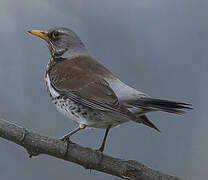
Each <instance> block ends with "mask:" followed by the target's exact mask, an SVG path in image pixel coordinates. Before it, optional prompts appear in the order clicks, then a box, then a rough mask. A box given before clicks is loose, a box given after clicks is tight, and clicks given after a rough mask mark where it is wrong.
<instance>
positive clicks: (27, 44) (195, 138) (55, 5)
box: [0, 0, 208, 180]
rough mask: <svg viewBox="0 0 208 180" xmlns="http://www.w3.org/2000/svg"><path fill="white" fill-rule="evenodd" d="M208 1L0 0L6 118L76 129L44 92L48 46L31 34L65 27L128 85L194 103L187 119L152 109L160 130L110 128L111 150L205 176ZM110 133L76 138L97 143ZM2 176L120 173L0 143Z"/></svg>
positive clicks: (46, 130) (37, 126)
mask: <svg viewBox="0 0 208 180" xmlns="http://www.w3.org/2000/svg"><path fill="white" fill-rule="evenodd" d="M207 8H208V1H205V0H198V1H195V0H183V1H181V0H174V1H172V0H157V1H155V0H139V1H138V0H131V1H127V0H114V1H112V0H105V1H97V0H91V1H89V0H62V1H61V0H60V1H57V0H50V1H49V0H45V1H42V0H36V1H29V0H18V1H14V0H1V1H0V24H1V27H0V36H1V40H0V84H1V88H0V117H1V118H4V119H6V120H9V121H10V122H14V123H17V124H19V125H21V126H24V127H26V128H28V129H32V130H34V131H36V132H38V133H40V134H42V135H47V136H51V137H54V138H58V137H60V136H62V135H64V134H66V133H67V132H69V131H71V130H72V129H74V128H75V126H76V125H75V124H74V123H73V122H72V121H70V120H69V119H67V118H65V117H64V116H62V115H61V114H59V113H58V112H57V111H56V110H55V108H54V106H53V105H52V104H51V103H50V102H49V97H48V95H47V93H46V91H45V83H44V78H43V76H44V70H45V66H46V64H47V62H48V59H49V52H48V49H47V47H46V46H45V43H44V42H43V41H41V40H40V39H38V38H36V37H34V36H31V35H29V34H28V33H27V30H31V29H48V28H51V27H59V26H64V27H68V28H71V29H73V30H74V31H75V32H77V33H78V35H79V36H80V38H81V39H82V40H83V42H84V43H85V44H86V45H87V47H88V49H89V51H90V52H91V54H92V55H93V56H94V57H95V58H96V59H98V60H99V61H100V62H101V63H102V64H104V65H105V66H107V67H108V68H109V69H110V70H111V71H113V72H114V74H115V75H117V76H118V77H119V78H120V79H122V80H123V81H124V82H125V83H127V84H129V85H131V86H133V87H135V88H136V89H139V90H141V91H144V92H145V93H147V94H149V95H151V96H153V97H155V98H164V99H170V100H178V101H184V102H188V103H191V104H193V105H194V108H195V109H194V110H193V111H190V112H188V113H187V114H185V115H173V114H168V113H160V112H157V113H150V114H149V117H150V119H151V120H152V121H153V122H154V123H155V124H156V125H157V126H158V127H159V129H160V130H161V131H162V133H157V132H156V131H154V130H152V129H150V128H148V127H144V126H142V125H138V124H135V123H133V122H132V123H131V122H129V123H126V124H123V125H121V126H119V127H118V128H114V129H112V130H111V132H110V136H109V139H108V141H107V146H106V149H105V153H106V154H108V155H112V156H115V157H118V158H124V159H133V160H137V161H139V162H141V163H144V164H146V165H148V166H150V167H152V168H154V169H158V170H161V171H163V172H165V173H168V174H172V175H176V176H178V177H180V178H182V179H190V180H195V179H200V180H201V179H206V178H207V176H208V171H207V170H208V169H207V167H208V155H207V152H208V141H207V135H208V133H207V132H208V111H207V107H208V94H207V92H208V83H207V77H208V60H207V59H208V50H207V49H208V21H207V17H208V11H207ZM103 134H104V131H103V130H85V131H82V132H80V133H78V134H76V135H75V136H73V137H72V140H73V141H75V142H77V143H78V144H80V145H83V146H88V147H92V148H97V147H99V146H100V143H101V140H102V137H103ZM0 159H1V161H0V173H1V179H4V180H10V179H22V180H28V179H30V180H36V179H50V180H56V179H62V180H65V179H66V180H68V179H86V180H97V179H99V180H104V179H105V180H106V179H109V180H118V179H119V178H117V177H113V176H110V175H106V174H103V173H99V172H95V171H92V172H91V173H90V171H88V170H85V169H83V168H82V167H80V166H78V165H76V164H72V163H69V162H65V161H63V160H59V159H56V158H53V157H49V156H46V155H40V156H38V157H35V158H32V159H29V158H28V155H27V154H26V152H25V151H24V150H23V149H22V148H21V147H18V146H16V145H14V144H13V143H10V142H7V141H6V140H4V139H0Z"/></svg>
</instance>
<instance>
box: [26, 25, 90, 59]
mask: <svg viewBox="0 0 208 180" xmlns="http://www.w3.org/2000/svg"><path fill="white" fill-rule="evenodd" d="M29 32H30V33H31V34H33V35H35V36H38V37H40V38H42V39H44V40H45V41H46V43H47V46H48V48H49V50H50V52H51V56H52V57H54V58H64V59H65V58H71V57H74V56H81V55H88V52H87V49H86V47H85V45H84V44H83V43H82V41H81V40H80V38H79V37H78V36H77V34H76V33H75V32H73V31H72V30H71V29H68V28H53V29H49V30H47V31H40V30H31V31H29Z"/></svg>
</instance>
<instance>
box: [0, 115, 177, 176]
mask: <svg viewBox="0 0 208 180" xmlns="http://www.w3.org/2000/svg"><path fill="white" fill-rule="evenodd" d="M0 137H2V138H4V139H7V140H9V141H12V142H14V143H16V144H18V145H20V146H23V147H24V148H25V149H26V150H27V151H28V153H29V154H30V157H32V156H36V155H39V154H48V155H50V156H54V157H57V158H60V159H64V160H66V161H70V162H73V163H77V164H79V165H81V166H83V167H85V168H86V169H94V170H97V171H101V172H104V173H108V174H111V175H114V176H118V177H121V178H124V179H130V180H137V179H138V180H179V178H177V177H173V176H169V175H166V174H163V173H162V172H160V171H156V170H153V169H150V168H148V167H147V166H145V165H143V164H141V163H139V162H136V161H132V160H123V159H118V158H114V157H110V156H107V155H105V154H103V153H101V152H99V151H96V150H92V149H90V148H85V147H81V146H79V145H77V144H72V143H70V144H68V145H67V143H64V142H62V141H60V140H57V139H52V138H49V137H46V136H41V135H39V134H37V133H35V132H32V131H29V130H27V129H25V128H23V127H20V126H17V125H15V124H12V123H10V122H7V121H5V120H1V119H0Z"/></svg>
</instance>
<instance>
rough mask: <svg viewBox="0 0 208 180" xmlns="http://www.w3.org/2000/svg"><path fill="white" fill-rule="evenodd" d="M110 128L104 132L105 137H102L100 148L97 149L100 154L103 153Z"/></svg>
mask: <svg viewBox="0 0 208 180" xmlns="http://www.w3.org/2000/svg"><path fill="white" fill-rule="evenodd" d="M110 128H111V127H110V126H109V127H108V128H107V129H106V131H105V135H104V138H103V142H102V144H101V146H100V148H99V149H98V151H100V152H103V151H104V148H105V143H106V139H107V136H108V133H109V130H110Z"/></svg>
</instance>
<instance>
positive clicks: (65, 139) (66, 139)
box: [60, 124, 86, 142]
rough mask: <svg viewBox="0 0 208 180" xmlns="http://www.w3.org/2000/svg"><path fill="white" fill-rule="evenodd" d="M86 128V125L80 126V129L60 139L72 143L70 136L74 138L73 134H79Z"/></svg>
mask: <svg viewBox="0 0 208 180" xmlns="http://www.w3.org/2000/svg"><path fill="white" fill-rule="evenodd" d="M85 128H86V125H84V124H80V125H79V127H78V128H76V129H74V130H73V131H71V132H70V133H68V134H66V135H65V136H63V137H62V138H60V139H61V140H62V141H68V142H71V141H70V139H69V138H70V136H72V135H73V134H75V133H77V132H78V131H80V130H82V129H85Z"/></svg>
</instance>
